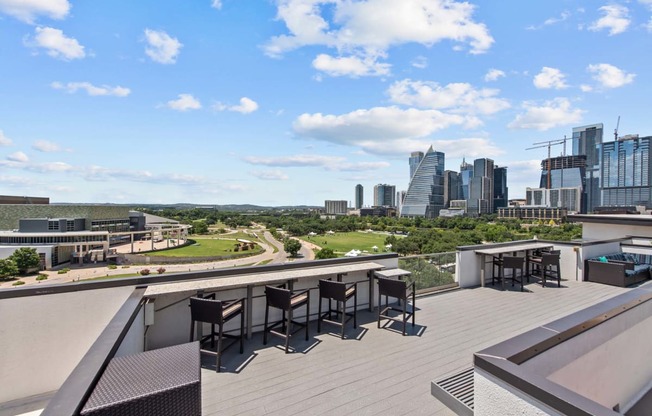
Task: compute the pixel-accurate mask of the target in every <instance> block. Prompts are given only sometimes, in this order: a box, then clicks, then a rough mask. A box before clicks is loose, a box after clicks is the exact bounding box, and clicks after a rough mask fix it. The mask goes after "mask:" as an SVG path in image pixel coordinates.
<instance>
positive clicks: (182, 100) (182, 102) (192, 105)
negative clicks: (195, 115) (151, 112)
mask: <svg viewBox="0 0 652 416" xmlns="http://www.w3.org/2000/svg"><path fill="white" fill-rule="evenodd" d="M167 107H168V108H171V109H172V110H176V111H188V110H199V109H200V108H201V103H200V102H199V100H198V99H196V98H195V97H193V96H192V94H179V98H177V99H176V100H170V101H168V102H167Z"/></svg>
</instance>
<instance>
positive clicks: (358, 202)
mask: <svg viewBox="0 0 652 416" xmlns="http://www.w3.org/2000/svg"><path fill="white" fill-rule="evenodd" d="M363 204H364V188H363V187H362V185H360V184H357V185H356V186H355V209H360V208H362V205H363Z"/></svg>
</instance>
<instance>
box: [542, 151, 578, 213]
mask: <svg viewBox="0 0 652 416" xmlns="http://www.w3.org/2000/svg"><path fill="white" fill-rule="evenodd" d="M548 174H550V179H548ZM548 181H550V184H548ZM539 187H540V188H545V189H562V188H573V189H578V190H579V191H578V192H579V201H580V202H579V203H578V202H577V201H576V199H575V197H573V198H570V199H569V198H560V199H559V200H560V201H572V207H571V206H570V205H559V206H557V205H553V206H554V207H556V208H566V209H568V211H569V212H579V213H586V199H587V197H586V156H584V155H582V156H559V157H552V158H550V159H544V160H542V161H541V181H540V182H539Z"/></svg>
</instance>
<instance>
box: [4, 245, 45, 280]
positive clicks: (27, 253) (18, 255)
mask: <svg viewBox="0 0 652 416" xmlns="http://www.w3.org/2000/svg"><path fill="white" fill-rule="evenodd" d="M9 258H10V259H11V260H13V261H14V263H15V264H16V267H18V271H19V273H20V274H25V273H27V272H28V271H29V269H33V268H38V267H39V266H40V264H41V259H40V257H39V255H38V253H37V252H36V249H35V248H29V247H21V248H19V249H18V250H16V251H14V254H12V255H11V256H9Z"/></svg>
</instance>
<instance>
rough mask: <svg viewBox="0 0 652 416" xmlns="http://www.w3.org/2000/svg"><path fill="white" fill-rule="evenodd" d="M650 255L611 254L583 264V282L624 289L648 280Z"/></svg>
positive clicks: (651, 264)
mask: <svg viewBox="0 0 652 416" xmlns="http://www.w3.org/2000/svg"><path fill="white" fill-rule="evenodd" d="M650 267H652V255H649V254H638V253H612V254H607V255H604V256H599V257H594V258H590V259H588V260H586V262H585V267H584V270H585V275H584V276H585V280H588V281H590V282H597V283H603V284H607V285H612V286H620V287H626V286H630V285H634V284H636V283H640V282H643V281H645V280H647V279H649V278H650Z"/></svg>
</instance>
